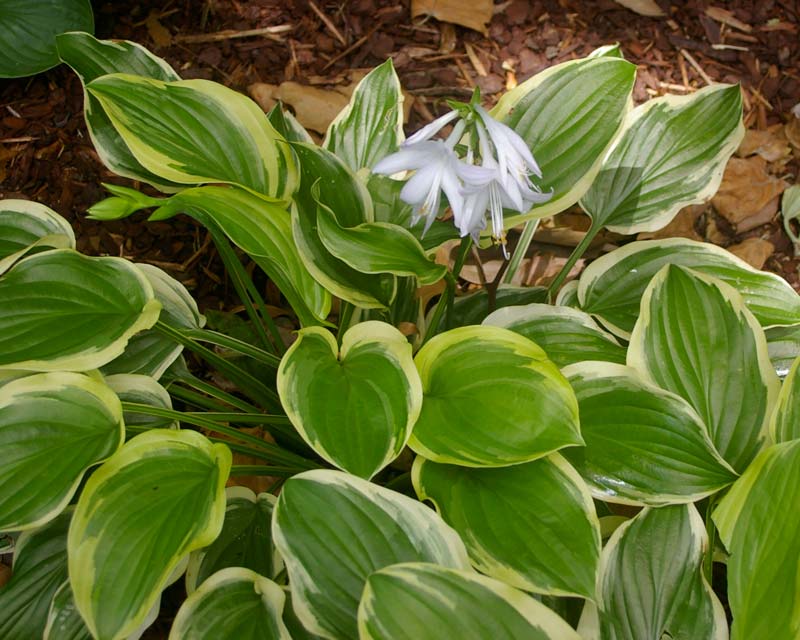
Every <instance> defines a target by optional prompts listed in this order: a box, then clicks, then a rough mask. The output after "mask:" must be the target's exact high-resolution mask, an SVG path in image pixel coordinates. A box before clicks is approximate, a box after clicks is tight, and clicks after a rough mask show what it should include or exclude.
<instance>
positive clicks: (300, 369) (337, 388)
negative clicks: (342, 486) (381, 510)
mask: <svg viewBox="0 0 800 640" xmlns="http://www.w3.org/2000/svg"><path fill="white" fill-rule="evenodd" d="M277 386H278V394H279V395H280V398H281V404H282V405H283V408H284V411H286V415H287V416H289V419H290V420H291V422H292V424H293V425H294V427H295V429H297V431H298V433H299V434H300V435H301V436H302V437H303V439H304V440H305V441H306V442H307V443H308V444H309V445H310V446H311V447H312V448H313V449H314V451H316V452H317V453H318V454H319V455H320V456H322V457H323V458H324V459H325V460H327V461H328V462H330V463H331V464H333V465H335V466H336V467H338V468H340V469H343V470H345V471H348V472H350V473H352V474H354V475H356V476H359V477H362V478H366V479H369V478H371V477H372V476H374V475H375V474H376V473H377V472H378V471H380V470H381V469H383V467H385V466H386V465H387V464H389V463H390V462H391V461H392V460H394V459H395V458H396V457H397V456H398V455H400V452H401V451H402V449H403V447H405V446H406V442H407V441H408V438H409V435H410V434H411V428H412V427H413V426H414V423H415V421H416V420H417V417H418V416H419V412H420V407H421V405H422V385H421V383H420V379H419V374H418V373H417V370H416V368H415V367H414V361H413V359H412V355H411V345H410V344H409V343H408V340H406V338H405V336H404V335H403V334H402V333H400V332H399V331H398V330H397V329H395V328H394V327H393V326H391V325H389V324H386V323H384V322H378V321H375V320H372V321H369V322H362V323H361V324H357V325H355V326H354V327H352V328H351V329H349V330H348V331H347V333H345V334H344V337H343V338H342V346H341V350H340V349H339V347H338V345H337V344H336V339H335V338H334V337H333V335H332V334H331V333H330V332H329V331H327V330H326V329H322V328H320V327H310V328H308V329H302V330H301V331H300V334H299V337H298V339H297V341H296V342H295V343H294V344H293V345H292V346H291V348H290V349H289V350H288V351H287V352H286V355H284V357H283V359H282V360H281V365H280V368H279V369H278V384H277Z"/></svg>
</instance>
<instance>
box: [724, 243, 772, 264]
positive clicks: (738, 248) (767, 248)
mask: <svg viewBox="0 0 800 640" xmlns="http://www.w3.org/2000/svg"><path fill="white" fill-rule="evenodd" d="M728 251H730V252H731V253H732V254H734V255H736V256H738V257H740V258H741V259H742V260H744V261H745V262H746V263H747V264H749V265H750V266H752V267H755V268H756V269H762V268H763V267H764V263H766V261H767V260H768V259H769V257H770V256H771V255H772V254H773V253H774V252H775V245H774V244H772V243H771V242H770V241H769V240H764V239H763V238H747V240H745V241H743V242H740V243H739V244H735V245H733V246H732V247H728Z"/></svg>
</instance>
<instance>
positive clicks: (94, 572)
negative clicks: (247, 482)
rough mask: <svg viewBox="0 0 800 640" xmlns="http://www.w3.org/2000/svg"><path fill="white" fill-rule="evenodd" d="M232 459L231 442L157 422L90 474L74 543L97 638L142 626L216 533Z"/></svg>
mask: <svg viewBox="0 0 800 640" xmlns="http://www.w3.org/2000/svg"><path fill="white" fill-rule="evenodd" d="M230 465H231V453H230V451H229V449H228V448H227V447H226V446H225V445H222V444H212V443H211V442H209V441H208V440H207V439H206V438H205V437H203V436H202V435H200V434H199V433H197V432H195V431H175V430H171V429H153V430H151V431H148V432H146V433H143V434H141V435H138V436H136V437H135V438H132V439H131V440H129V441H128V442H127V443H126V444H125V445H123V447H122V448H121V449H120V450H119V451H118V452H117V453H116V454H115V455H114V456H112V457H111V458H109V459H108V460H107V461H106V462H105V463H104V464H103V465H102V466H101V467H100V468H99V469H98V470H97V471H95V473H94V474H93V475H92V477H91V478H89V481H88V482H87V483H86V486H85V487H84V490H83V492H82V493H81V496H80V499H79V500H78V506H77V508H76V509H75V514H74V516H73V522H72V525H71V526H70V530H69V537H68V541H67V547H68V551H69V577H70V584H71V585H72V590H73V593H74V595H75V604H76V606H77V607H78V610H79V611H80V613H81V616H82V617H83V619H84V620H85V622H86V625H87V626H88V627H89V629H90V630H91V632H92V634H93V635H94V636H95V637H101V638H108V640H122V639H123V638H125V637H126V636H127V635H129V634H130V633H132V632H133V631H134V630H135V629H137V627H139V625H140V624H141V623H142V621H143V620H144V619H145V618H146V617H147V615H148V611H150V609H151V607H152V606H153V604H154V603H155V602H156V601H157V600H158V598H159V597H160V594H161V591H162V589H163V588H164V587H165V586H166V585H167V584H169V581H170V579H171V577H172V574H173V572H174V570H175V569H176V567H178V566H179V565H180V564H181V563H182V561H183V559H184V558H185V557H186V555H187V554H188V553H189V552H191V551H192V550H194V549H198V548H201V547H205V546H208V545H209V544H210V543H211V542H212V541H213V540H214V539H215V538H216V537H217V535H218V534H219V532H220V529H221V528H222V522H223V518H224V512H225V492H224V487H225V482H226V480H227V479H228V472H229V470H230ZM121 540H124V541H125V544H120V541H121ZM141 558H147V559H148V561H147V562H141Z"/></svg>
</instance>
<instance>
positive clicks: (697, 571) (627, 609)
mask: <svg viewBox="0 0 800 640" xmlns="http://www.w3.org/2000/svg"><path fill="white" fill-rule="evenodd" d="M707 545H708V538H707V537H706V531H705V526H704V524H703V520H702V518H701V517H700V514H698V513H697V509H696V508H695V507H694V505H691V504H687V505H676V506H670V507H661V508H660V509H652V508H650V507H648V508H645V509H644V510H642V511H641V512H640V513H639V514H638V515H637V516H636V517H635V518H633V519H632V520H629V521H628V522H626V523H624V524H623V525H621V526H620V527H619V528H618V529H617V530H616V531H615V532H614V535H613V536H611V540H609V542H608V544H606V546H605V548H604V549H603V554H602V557H601V560H600V567H601V569H602V573H601V575H600V577H599V580H598V598H599V603H600V614H599V621H598V620H597V619H596V615H597V612H596V611H594V606H593V605H591V604H589V605H587V609H586V610H584V617H583V618H582V619H581V624H580V625H579V626H578V631H579V632H580V633H581V637H582V638H584V639H585V640H601V639H602V640H629V639H632V638H636V639H637V640H639V639H641V640H661V639H662V638H663V639H666V638H671V639H672V640H701V639H702V640H706V639H707V640H716V639H722V638H727V631H728V630H727V623H726V621H725V611H724V610H723V609H722V605H721V604H720V602H719V600H718V599H717V597H716V595H714V592H713V591H712V589H711V587H710V585H709V584H708V583H707V582H706V580H705V578H704V577H703V574H702V570H701V564H702V560H703V552H704V551H705V548H706V546H707ZM593 616H594V617H595V620H594V621H592V620H591V618H592V617H593ZM590 622H593V624H590ZM584 625H586V626H584ZM752 637H753V638H756V637H758V636H752ZM761 637H769V636H761Z"/></svg>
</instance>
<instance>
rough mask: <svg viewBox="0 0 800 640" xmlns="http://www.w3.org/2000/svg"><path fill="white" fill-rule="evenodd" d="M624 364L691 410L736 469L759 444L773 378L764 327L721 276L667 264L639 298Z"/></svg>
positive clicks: (776, 386) (774, 390)
mask: <svg viewBox="0 0 800 640" xmlns="http://www.w3.org/2000/svg"><path fill="white" fill-rule="evenodd" d="M628 365H630V366H632V367H633V368H634V369H636V370H637V371H638V372H639V373H640V374H641V375H642V376H643V377H644V378H645V379H646V380H648V381H650V382H653V383H654V384H656V385H658V386H659V387H661V388H662V389H666V390H667V391H671V392H673V393H675V394H677V395H679V396H681V397H682V398H683V399H684V400H686V401H687V402H688V403H689V404H690V405H691V406H692V408H693V409H694V410H695V411H696V412H697V413H698V415H699V416H700V418H701V419H702V420H703V422H704V424H705V425H706V426H707V427H708V431H709V434H710V436H711V440H712V442H713V443H714V447H715V448H716V450H717V451H718V452H719V453H720V455H721V456H722V457H723V458H724V459H725V460H726V461H727V462H728V463H729V464H730V465H731V467H733V468H734V469H735V470H736V471H738V472H741V471H744V469H745V468H746V467H747V465H748V464H749V463H750V461H751V460H752V459H753V458H754V457H755V455H756V453H758V450H759V449H760V448H761V447H762V446H763V444H764V442H765V437H766V435H767V433H766V432H767V427H768V424H769V418H770V415H771V413H772V408H773V406H774V404H775V401H776V399H777V396H778V392H779V390H780V382H779V380H778V377H777V376H776V375H775V370H774V369H773V368H772V363H771V362H770V360H769V354H768V352H767V341H766V338H765V337H764V331H763V329H762V328H761V327H760V326H759V324H758V321H757V320H756V319H755V317H753V314H752V313H750V311H748V310H747V307H746V306H745V305H744V301H743V300H742V296H740V295H739V293H738V292H737V291H736V290H735V289H733V288H732V287H730V286H729V285H727V284H725V283H724V282H722V281H721V280H717V279H716V278H712V277H711V276H708V275H705V274H702V273H699V272H696V271H691V270H689V269H685V268H684V267H679V266H675V265H667V266H665V267H664V268H663V269H662V270H661V271H659V272H658V273H657V274H656V276H655V277H654V278H653V279H652V281H651V282H650V285H649V286H648V288H647V290H646V291H645V293H644V296H643V297H642V312H641V314H640V316H639V320H638V321H637V323H636V326H635V327H634V329H633V333H632V334H631V343H630V346H629V347H628Z"/></svg>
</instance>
